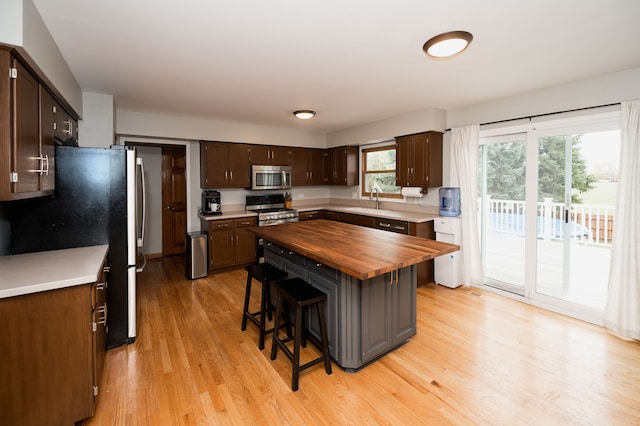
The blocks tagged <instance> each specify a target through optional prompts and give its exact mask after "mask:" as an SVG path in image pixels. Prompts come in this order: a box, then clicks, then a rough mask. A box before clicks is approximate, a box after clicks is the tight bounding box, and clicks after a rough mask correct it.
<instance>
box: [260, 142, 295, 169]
mask: <svg viewBox="0 0 640 426" xmlns="http://www.w3.org/2000/svg"><path fill="white" fill-rule="evenodd" d="M251 164H257V165H273V166H289V165H290V164H291V148H288V147H284V146H272V145H251Z"/></svg>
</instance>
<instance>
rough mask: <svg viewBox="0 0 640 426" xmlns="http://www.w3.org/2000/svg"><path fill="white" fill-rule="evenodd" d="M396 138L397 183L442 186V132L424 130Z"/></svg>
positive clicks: (400, 184)
mask: <svg viewBox="0 0 640 426" xmlns="http://www.w3.org/2000/svg"><path fill="white" fill-rule="evenodd" d="M395 139H396V184H397V185H398V186H419V187H422V188H426V187H438V186H442V133H440V132H423V133H416V134H413V135H406V136H398V137H396V138H395Z"/></svg>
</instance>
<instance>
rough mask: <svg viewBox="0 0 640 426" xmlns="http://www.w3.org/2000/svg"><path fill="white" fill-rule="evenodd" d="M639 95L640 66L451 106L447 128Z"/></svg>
mask: <svg viewBox="0 0 640 426" xmlns="http://www.w3.org/2000/svg"><path fill="white" fill-rule="evenodd" d="M632 99H640V68H634V69H631V70H627V71H622V72H617V73H613V74H607V75H603V76H599V77H594V78H591V79H586V80H580V81H574V82H570V83H567V84H564V85H560V86H554V87H549V88H546V89H542V90H537V91H534V92H528V93H522V94H519V95H514V96H510V97H507V98H502V99H497V100H494V101H490V102H485V103H481V104H476V105H471V106H468V107H464V108H456V109H451V110H449V111H448V112H447V128H453V127H460V126H466V125H470V124H481V123H490V122H493V121H499V120H507V119H513V118H520V117H528V116H532V115H538V114H548V113H553V112H559V111H566V110H571V109H577V108H586V107H592V106H599V105H607V104H610V103H617V102H621V101H625V100H632Z"/></svg>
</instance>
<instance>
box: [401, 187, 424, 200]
mask: <svg viewBox="0 0 640 426" xmlns="http://www.w3.org/2000/svg"><path fill="white" fill-rule="evenodd" d="M400 193H401V194H402V196H403V197H405V198H421V197H422V195H423V194H422V188H418V187H413V186H411V187H403V188H402V189H401V190H400Z"/></svg>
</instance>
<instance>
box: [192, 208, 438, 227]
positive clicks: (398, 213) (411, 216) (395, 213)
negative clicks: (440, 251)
mask: <svg viewBox="0 0 640 426" xmlns="http://www.w3.org/2000/svg"><path fill="white" fill-rule="evenodd" d="M294 208H295V209H296V210H298V212H308V211H313V210H331V211H335V212H344V213H352V214H359V215H363V216H373V217H383V218H385V219H396V220H406V221H407V222H413V223H422V222H430V221H432V220H434V219H435V218H436V217H439V215H438V214H433V213H427V212H424V213H421V212H408V211H402V210H387V209H372V208H368V207H355V206H343V205H318V206H300V207H297V206H294ZM255 216H257V214H256V213H254V212H247V211H244V210H235V211H226V212H223V213H222V214H218V215H210V216H203V215H202V214H199V215H198V217H200V219H204V220H221V219H235V218H239V217H255Z"/></svg>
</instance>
